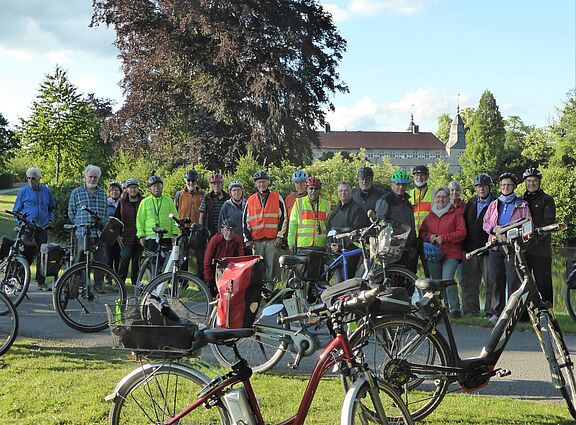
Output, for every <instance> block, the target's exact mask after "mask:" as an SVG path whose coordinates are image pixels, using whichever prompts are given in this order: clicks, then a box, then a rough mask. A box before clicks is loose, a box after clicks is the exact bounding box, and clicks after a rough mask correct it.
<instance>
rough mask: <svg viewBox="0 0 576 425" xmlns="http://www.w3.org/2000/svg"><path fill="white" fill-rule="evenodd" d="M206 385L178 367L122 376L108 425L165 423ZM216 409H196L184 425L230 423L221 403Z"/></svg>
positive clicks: (196, 375) (144, 369) (153, 368)
mask: <svg viewBox="0 0 576 425" xmlns="http://www.w3.org/2000/svg"><path fill="white" fill-rule="evenodd" d="M208 382H209V379H208V377H207V376H206V375H204V374H202V373H200V372H198V371H196V370H195V369H193V368H190V367H186V366H184V365H181V364H174V363H168V364H147V365H144V366H142V367H141V368H139V369H137V370H135V371H134V372H132V373H131V374H130V375H128V376H127V377H125V378H124V379H123V380H122V382H121V385H120V387H119V388H116V390H115V392H114V395H113V397H114V398H113V403H112V407H111V408H110V414H109V419H110V425H136V424H144V423H155V424H160V423H165V422H166V421H167V420H168V419H170V418H173V417H174V416H175V414H176V413H179V412H181V411H182V410H183V409H184V408H186V407H187V406H189V405H190V404H191V403H192V402H193V401H194V397H195V395H196V394H198V393H199V392H200V390H201V389H202V388H204V387H205V386H206V385H207V384H208ZM214 407H216V408H211V409H208V408H206V407H205V406H204V405H201V406H198V408H197V409H194V410H193V411H192V412H190V413H189V414H188V415H186V416H185V421H186V423H194V424H199V425H204V424H210V425H212V424H216V423H220V424H225V425H227V424H229V423H230V421H229V419H228V416H229V415H228V412H227V410H226V408H225V407H224V405H223V403H222V402H221V401H220V400H217V401H216V405H215V406H214Z"/></svg>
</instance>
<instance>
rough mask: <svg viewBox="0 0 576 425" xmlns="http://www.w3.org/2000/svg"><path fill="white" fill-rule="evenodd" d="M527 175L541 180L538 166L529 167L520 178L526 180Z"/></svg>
mask: <svg viewBox="0 0 576 425" xmlns="http://www.w3.org/2000/svg"><path fill="white" fill-rule="evenodd" d="M528 177H536V178H537V179H538V180H542V173H541V172H540V170H539V169H538V168H536V167H530V168H527V169H526V171H524V173H523V174H522V180H526V179H527V178H528Z"/></svg>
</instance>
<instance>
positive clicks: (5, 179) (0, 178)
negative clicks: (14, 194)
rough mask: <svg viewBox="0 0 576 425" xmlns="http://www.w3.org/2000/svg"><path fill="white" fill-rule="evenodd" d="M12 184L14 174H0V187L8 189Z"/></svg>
mask: <svg viewBox="0 0 576 425" xmlns="http://www.w3.org/2000/svg"><path fill="white" fill-rule="evenodd" d="M13 184H14V176H13V175H12V174H9V173H4V174H0V189H10V188H11V187H12V185H13Z"/></svg>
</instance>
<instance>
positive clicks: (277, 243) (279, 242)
mask: <svg viewBox="0 0 576 425" xmlns="http://www.w3.org/2000/svg"><path fill="white" fill-rule="evenodd" d="M283 243H284V239H282V238H276V240H275V241H274V246H275V247H276V248H282V244H283Z"/></svg>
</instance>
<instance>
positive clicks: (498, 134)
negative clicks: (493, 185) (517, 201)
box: [460, 90, 506, 186]
mask: <svg viewBox="0 0 576 425" xmlns="http://www.w3.org/2000/svg"><path fill="white" fill-rule="evenodd" d="M505 138H506V129H505V127H504V120H503V119H502V115H501V114H500V111H499V109H498V105H497V104H496V99H495V98H494V96H493V95H492V93H490V92H489V91H488V90H486V91H485V92H484V93H483V94H482V97H481V98H480V102H479V104H478V108H477V109H476V111H475V112H474V115H473V117H472V125H471V127H470V131H468V133H467V134H466V152H465V153H464V154H463V155H462V157H461V158H460V162H461V164H462V174H463V175H464V181H463V182H462V183H463V186H468V185H470V184H472V181H473V180H474V177H475V176H476V175H478V174H479V173H487V174H489V175H491V176H492V177H497V176H498V175H499V174H500V172H501V171H502V169H503V168H504V162H503V161H504V142H505Z"/></svg>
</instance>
